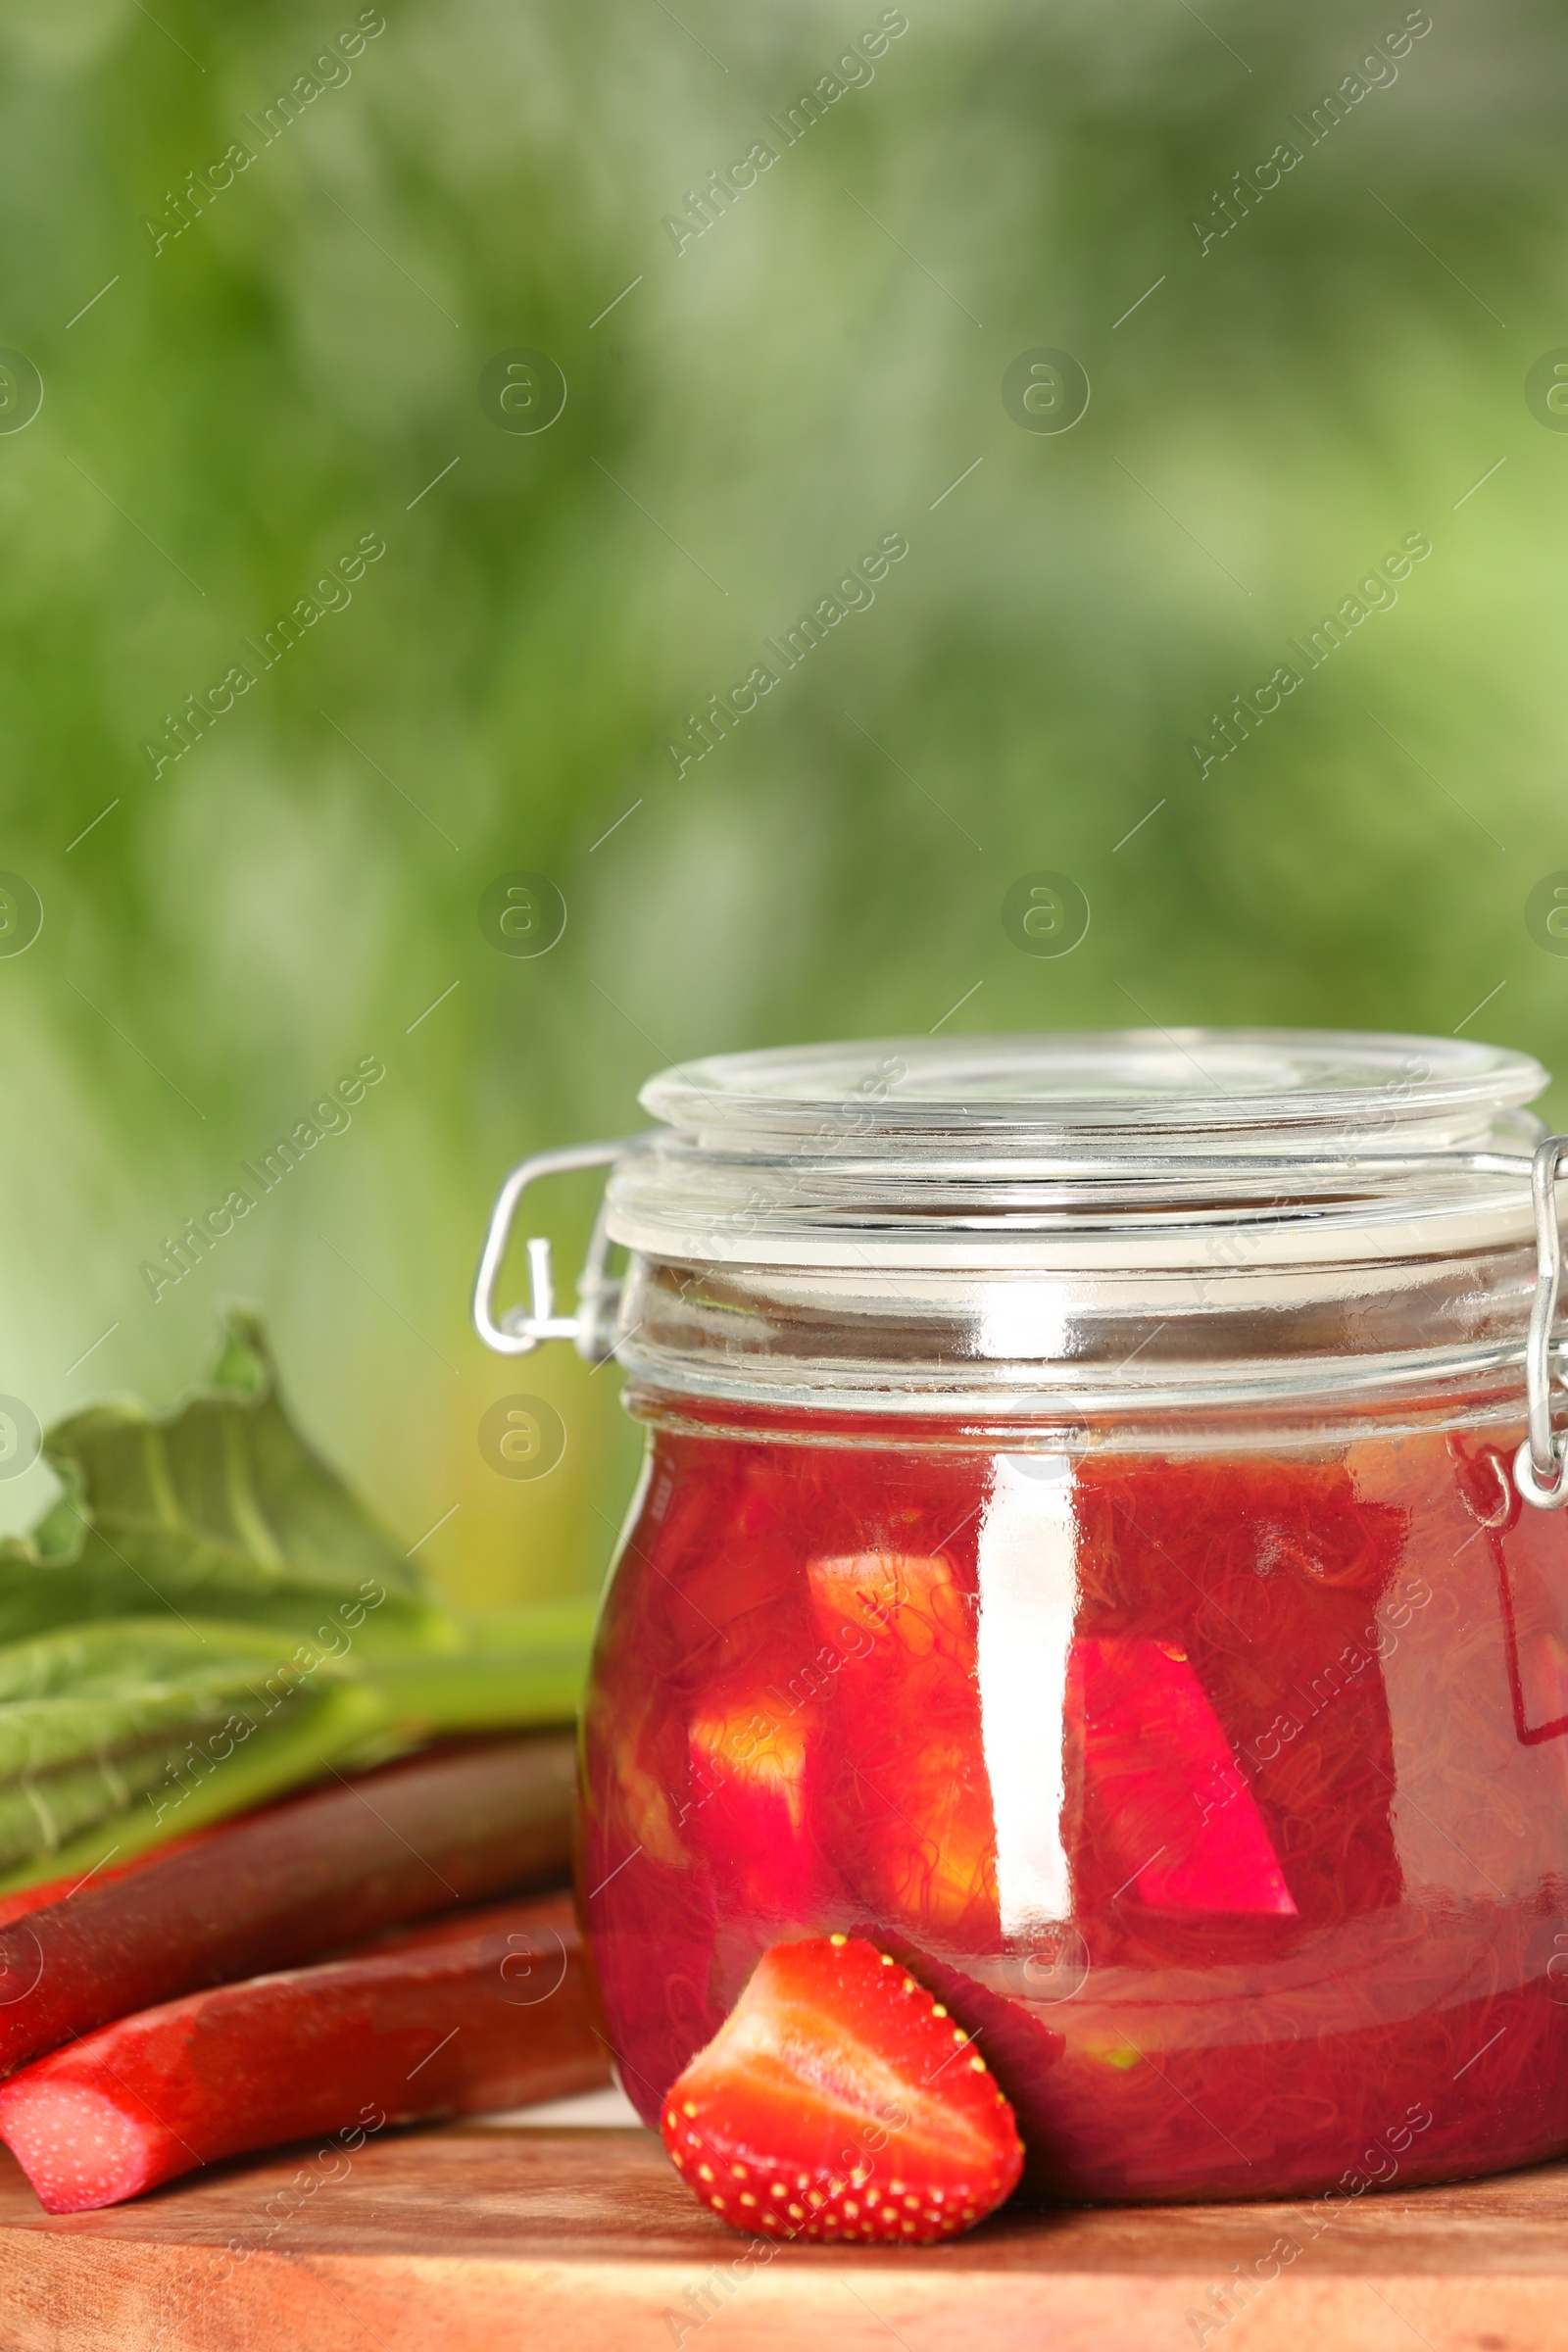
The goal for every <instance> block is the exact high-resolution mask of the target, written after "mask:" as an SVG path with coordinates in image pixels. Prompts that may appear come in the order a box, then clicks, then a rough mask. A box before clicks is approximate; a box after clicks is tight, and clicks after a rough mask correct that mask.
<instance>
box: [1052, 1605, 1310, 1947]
mask: <svg viewBox="0 0 1568 2352" xmlns="http://www.w3.org/2000/svg"><path fill="white" fill-rule="evenodd" d="M1069 1675H1070V1677H1071V1679H1072V1681H1073V1682H1076V1685H1077V1689H1076V1690H1075V1691H1074V1690H1073V1689H1072V1688H1071V1683H1070V1684H1069V1697H1068V1714H1069V1720H1071V1719H1072V1718H1073V1717H1075V1716H1080V1715H1081V1720H1082V1724H1083V1743H1084V1770H1085V1776H1086V1779H1087V1782H1088V1788H1089V1792H1090V1801H1091V1802H1092V1803H1093V1804H1094V1805H1095V1807H1096V1809H1097V1811H1098V1812H1099V1814H1100V1816H1101V1824H1100V1826H1101V1830H1102V1844H1103V1849H1104V1851H1105V1852H1106V1853H1107V1854H1108V1855H1109V1856H1110V1858H1111V1859H1112V1861H1113V1863H1114V1866H1115V1868H1116V1869H1117V1870H1120V1871H1124V1872H1125V1873H1126V1877H1125V1880H1124V1882H1123V1884H1122V1885H1121V1886H1120V1887H1117V1888H1116V1889H1115V1892H1116V1893H1117V1894H1119V1895H1121V1896H1123V1897H1124V1899H1126V1900H1128V1901H1133V1902H1139V1903H1143V1904H1146V1905H1147V1906H1148V1907H1149V1908H1150V1909H1151V1910H1156V1911H1254V1912H1255V1911H1272V1912H1277V1913H1280V1914H1282V1915H1284V1916H1290V1917H1294V1915H1295V1912H1296V1904H1295V1902H1294V1901H1293V1900H1292V1898H1291V1891H1290V1888H1289V1887H1287V1886H1286V1883H1285V1878H1284V1874H1283V1873H1282V1871H1281V1869H1280V1866H1279V1861H1278V1858H1277V1856H1276V1855H1275V1852H1274V1848H1273V1845H1272V1844H1271V1843H1270V1840H1269V1836H1268V1832H1267V1831H1266V1830H1265V1828H1264V1826H1263V1821H1262V1817H1261V1815H1260V1814H1259V1812H1258V1809H1257V1806H1256V1804H1255V1803H1254V1801H1253V1798H1252V1793H1251V1790H1250V1789H1249V1787H1248V1785H1247V1782H1246V1780H1245V1778H1244V1777H1243V1774H1242V1772H1241V1769H1240V1767H1239V1766H1238V1764H1237V1762H1236V1758H1235V1756H1234V1755H1233V1754H1232V1752H1231V1747H1230V1742H1229V1741H1228V1740H1226V1737H1225V1734H1224V1732H1223V1730H1222V1729H1221V1726H1220V1721H1219V1718H1218V1716H1217V1715H1216V1714H1215V1712H1214V1709H1213V1707H1212V1706H1211V1705H1210V1704H1209V1701H1208V1698H1207V1696H1206V1695H1205V1693H1204V1691H1203V1688H1202V1685H1201V1683H1200V1682H1199V1679H1198V1677H1197V1675H1196V1674H1195V1673H1194V1672H1193V1669H1192V1666H1191V1665H1190V1664H1189V1662H1188V1660H1187V1659H1186V1658H1185V1657H1184V1656H1183V1655H1182V1653H1181V1651H1180V1650H1179V1649H1177V1648H1176V1647H1175V1646H1174V1645H1173V1644H1170V1643H1166V1642H1139V1641H1109V1640H1106V1641H1078V1642H1074V1643H1073V1647H1072V1663H1071V1666H1070V1668H1069Z"/></svg>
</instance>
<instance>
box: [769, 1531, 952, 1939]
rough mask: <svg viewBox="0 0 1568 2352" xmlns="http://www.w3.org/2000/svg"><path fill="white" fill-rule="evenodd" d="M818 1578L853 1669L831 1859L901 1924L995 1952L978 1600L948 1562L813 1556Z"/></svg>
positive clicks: (812, 1589)
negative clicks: (977, 1656)
mask: <svg viewBox="0 0 1568 2352" xmlns="http://www.w3.org/2000/svg"><path fill="white" fill-rule="evenodd" d="M806 1579H807V1587H808V1590H809V1593H810V1598H811V1607H812V1612H813V1614H814V1616H815V1619H816V1625H817V1630H818V1632H819V1633H820V1634H822V1635H823V1636H824V1638H825V1639H827V1640H828V1641H829V1642H835V1643H836V1644H837V1645H838V1648H839V1650H840V1652H841V1654H842V1659H843V1663H842V1666H841V1669H840V1681H841V1684H842V1689H841V1691H840V1694H839V1697H838V1699H837V1701H836V1703H835V1705H834V1706H833V1708H832V1710H831V1714H830V1715H829V1716H827V1718H826V1735H825V1736H826V1740H827V1745H828V1764H829V1769H828V1770H827V1771H826V1773H825V1775H824V1780H825V1784H826V1788H827V1790H828V1793H827V1794H826V1795H825V1797H824V1818H825V1822H826V1826H827V1837H828V1841H829V1842H830V1844H831V1847H832V1850H833V1851H834V1853H835V1854H837V1855H838V1856H839V1858H840V1860H841V1864H842V1866H843V1868H844V1870H845V1873H846V1876H847V1877H849V1879H850V1880H851V1882H852V1884H853V1885H854V1886H856V1887H858V1890H859V1892H860V1893H861V1895H862V1896H863V1897H864V1899H865V1900H867V1901H868V1902H871V1903H873V1904H874V1905H875V1907H876V1910H877V1913H878V1915H879V1916H880V1917H881V1918H883V1919H884V1920H886V1921H888V1922H889V1923H890V1924H892V1925H898V1926H903V1927H906V1928H907V1929H908V1930H910V1931H911V1932H913V1933H918V1934H922V1935H925V1936H935V1937H936V1939H937V1940H938V1941H939V1942H942V1943H952V1944H954V1945H956V1947H957V1948H959V1949H966V1948H974V1949H982V1950H983V1949H990V1948H991V1947H992V1946H993V1945H994V1943H995V1941H996V1936H997V1932H998V1930H997V1840H996V1824H995V1820H994V1818H993V1814H992V1807H991V1789H990V1783H989V1781H988V1779H987V1776H986V1769H985V1757H984V1750H983V1745H982V1741H981V1732H980V1692H979V1683H978V1680H977V1676H976V1669H975V1605H974V1601H973V1598H972V1596H971V1594H970V1593H967V1592H965V1591H964V1590H963V1588H962V1587H961V1585H960V1584H959V1581H958V1578H957V1576H956V1572H955V1570H954V1568H953V1566H952V1564H951V1563H950V1562H949V1561H948V1560H946V1559H944V1558H943V1557H941V1556H940V1555H939V1554H932V1555H923V1556H922V1555H918V1554H914V1553H908V1552H892V1551H890V1552H880V1553H877V1552H860V1553H855V1554H853V1555H849V1556H845V1557H838V1558H819V1559H812V1560H809V1561H808V1562H807V1568H806Z"/></svg>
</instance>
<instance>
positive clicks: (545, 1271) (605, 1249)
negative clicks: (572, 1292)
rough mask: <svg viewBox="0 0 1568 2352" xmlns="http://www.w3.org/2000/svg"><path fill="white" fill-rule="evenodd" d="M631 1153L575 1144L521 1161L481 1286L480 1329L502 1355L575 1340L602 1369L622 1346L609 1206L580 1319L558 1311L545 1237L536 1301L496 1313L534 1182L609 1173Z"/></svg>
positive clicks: (486, 1251)
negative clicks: (578, 1171)
mask: <svg viewBox="0 0 1568 2352" xmlns="http://www.w3.org/2000/svg"><path fill="white" fill-rule="evenodd" d="M624 1150H625V1145H624V1143H613V1144H574V1145H572V1146H571V1147H570V1148H569V1149H568V1150H566V1151H564V1152H535V1154H534V1156H533V1157H532V1159H524V1160H519V1161H518V1163H517V1165H516V1166H515V1168H514V1169H513V1171H512V1173H511V1175H510V1176H509V1177H508V1178H507V1180H506V1182H505V1184H504V1185H503V1186H502V1187H501V1190H500V1192H499V1193H498V1194H497V1195H496V1204H495V1206H494V1208H493V1209H492V1210H491V1211H490V1224H489V1228H488V1230H487V1232H486V1234H485V1237H484V1248H483V1250H481V1251H480V1253H479V1271H478V1273H477V1275H476V1276H475V1277H474V1285H473V1322H474V1328H475V1330H476V1331H477V1332H478V1334H479V1337H480V1339H481V1340H483V1342H484V1344H485V1346H486V1347H487V1348H494V1349H495V1351H496V1353H497V1354H498V1355H528V1354H530V1353H531V1352H532V1350H533V1349H534V1348H537V1347H538V1346H539V1343H540V1341H541V1340H570V1341H571V1342H572V1344H573V1345H574V1347H575V1348H576V1350H577V1352H578V1354H579V1355H581V1356H584V1357H586V1359H587V1360H588V1362H589V1363H599V1362H601V1361H602V1360H603V1359H604V1358H605V1357H606V1356H607V1355H609V1354H610V1353H611V1352H612V1350H613V1346H614V1339H613V1320H614V1311H615V1308H616V1306H617V1305H618V1304H619V1301H620V1284H619V1283H618V1282H616V1281H613V1280H612V1279H611V1278H610V1277H609V1276H608V1275H607V1273H606V1271H605V1268H606V1263H607V1261H608V1259H609V1255H610V1236H609V1233H608V1231H607V1230H606V1204H605V1203H604V1202H603V1201H601V1203H600V1207H599V1215H598V1218H597V1220H596V1222H595V1225H594V1231H593V1239H592V1241H591V1242H590V1243H589V1245H588V1255H587V1257H586V1258H585V1259H584V1261H583V1269H582V1275H581V1277H580V1279H579V1281H578V1284H577V1297H578V1299H579V1300H580V1302H581V1304H580V1309H579V1312H578V1313H576V1314H575V1315H558V1314H557V1312H556V1281H555V1272H554V1269H553V1267H552V1265H551V1262H550V1244H549V1242H548V1241H547V1240H545V1239H544V1238H543V1236H541V1235H537V1234H536V1235H534V1236H532V1237H531V1238H530V1240H529V1243H528V1287H529V1293H530V1297H529V1302H528V1305H527V1306H526V1307H521V1306H509V1307H507V1308H506V1309H505V1310H504V1312H503V1313H502V1314H501V1315H500V1317H499V1318H498V1317H497V1315H496V1312H495V1289H496V1282H497V1278H498V1277H499V1275H500V1272H501V1261H502V1259H503V1258H504V1257H505V1256H506V1253H507V1243H508V1241H509V1239H510V1238H511V1234H512V1220H513V1218H514V1216H515V1214H516V1210H517V1203H518V1201H520V1200H521V1199H522V1196H523V1194H524V1193H525V1192H526V1191H527V1189H528V1187H529V1185H530V1184H532V1183H534V1182H535V1181H536V1179H537V1178H539V1177H541V1176H564V1175H565V1174H567V1173H568V1172H569V1171H570V1170H571V1169H573V1168H603V1167H608V1166H609V1165H610V1164H611V1163H612V1162H613V1160H615V1159H618V1158H619V1156H620V1154H621V1152H623V1151H624Z"/></svg>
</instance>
